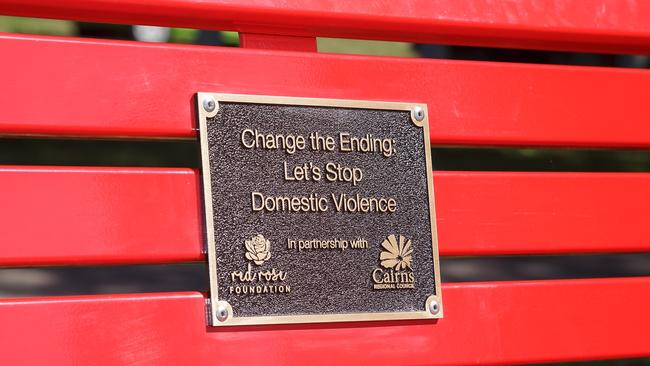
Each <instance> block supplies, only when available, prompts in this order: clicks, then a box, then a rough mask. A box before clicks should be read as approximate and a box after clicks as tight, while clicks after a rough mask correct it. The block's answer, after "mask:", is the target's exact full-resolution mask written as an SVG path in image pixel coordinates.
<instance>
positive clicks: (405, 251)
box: [379, 234, 413, 271]
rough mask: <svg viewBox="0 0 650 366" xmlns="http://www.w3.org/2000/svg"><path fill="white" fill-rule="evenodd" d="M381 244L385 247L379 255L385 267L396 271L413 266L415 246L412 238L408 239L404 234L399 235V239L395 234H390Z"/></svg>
mask: <svg viewBox="0 0 650 366" xmlns="http://www.w3.org/2000/svg"><path fill="white" fill-rule="evenodd" d="M381 246H382V247H383V248H384V249H385V250H384V251H382V252H381V254H380V255H379V260H381V265H382V266H383V267H384V268H393V269H394V270H396V271H399V270H400V269H406V268H407V267H408V268H409V269H412V268H411V261H412V260H413V258H412V253H413V247H412V246H411V240H407V239H406V238H405V237H404V236H402V235H400V236H399V243H398V239H397V238H396V237H395V235H392V234H391V235H389V236H388V238H386V239H385V240H384V241H383V242H382V243H381Z"/></svg>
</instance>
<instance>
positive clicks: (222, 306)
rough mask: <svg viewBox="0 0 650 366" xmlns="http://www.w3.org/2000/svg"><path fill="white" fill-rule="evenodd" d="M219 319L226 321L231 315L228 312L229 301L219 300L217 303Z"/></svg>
mask: <svg viewBox="0 0 650 366" xmlns="http://www.w3.org/2000/svg"><path fill="white" fill-rule="evenodd" d="M216 312H217V320H219V321H220V322H225V321H226V320H227V319H228V316H229V315H230V314H229V312H228V303H227V302H225V301H219V302H218V303H217V310H216Z"/></svg>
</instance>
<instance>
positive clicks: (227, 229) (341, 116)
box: [197, 93, 442, 326]
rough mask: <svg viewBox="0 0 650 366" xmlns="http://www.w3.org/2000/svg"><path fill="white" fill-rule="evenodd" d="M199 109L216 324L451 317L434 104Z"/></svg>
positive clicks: (285, 103)
mask: <svg viewBox="0 0 650 366" xmlns="http://www.w3.org/2000/svg"><path fill="white" fill-rule="evenodd" d="M197 104H198V117H199V127H200V140H201V156H202V176H203V193H204V211H205V216H204V217H205V228H206V243H207V253H208V258H209V260H208V261H209V271H210V292H211V293H210V304H209V312H210V321H211V324H212V325H214V326H229V325H249V324H281V323H311V322H338V321H362V320H395V319H435V318H440V317H442V301H441V300H442V298H441V294H440V274H439V266H438V249H437V240H436V222H435V211H434V201H433V182H432V176H431V170H432V169H431V157H430V147H429V128H428V120H427V108H426V105H422V104H416V103H392V102H371V101H356V100H336V99H311V98H290V97H273V96H258V95H232V94H214V93H198V95H197Z"/></svg>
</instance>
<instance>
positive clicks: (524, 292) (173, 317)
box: [0, 277, 650, 365]
mask: <svg viewBox="0 0 650 366" xmlns="http://www.w3.org/2000/svg"><path fill="white" fill-rule="evenodd" d="M649 294H650V278H647V277H645V278H626V279H597V280H558V281H540V282H532V281H531V282H501V283H498V282H497V283H465V284H447V285H444V286H443V296H444V306H445V317H444V318H443V319H441V320H439V321H438V322H437V323H434V322H427V321H425V322H418V321H414V322H401V323H400V322H392V323H390V322H376V323H348V324H338V325H337V324H334V325H331V324H330V325H317V324H310V325H295V326H264V327H263V326H258V327H252V328H246V329H243V328H238V329H237V328H231V329H224V328H220V329H215V330H212V329H208V328H206V319H205V307H204V298H203V296H202V295H201V294H199V293H170V294H146V295H113V296H85V297H59V298H38V299H15V300H7V299H5V300H0V324H2V327H0V339H2V340H3V341H2V342H0V351H1V354H2V359H3V362H4V363H6V364H10V365H23V364H24V365H37V364H75V365H83V364H92V365H104V364H106V365H122V364H129V365H131V364H152V365H179V364H184V365H186V364H187V365H213V364H215V362H216V363H219V364H226V365H255V364H264V365H275V364H277V365H287V364H292V365H300V364H309V365H370V364H385V363H390V364H391V365H424V364H427V365H450V364H469V363H482V364H505V363H522V362H549V361H570V360H583V359H602V358H615V357H620V358H622V357H642V356H650V348H649V347H648V345H649V344H648V337H647V329H648V328H649V327H650V317H649V316H647V302H648V295H649ZM235 311H236V310H235ZM34 350H38V351H37V352H35V351H34Z"/></svg>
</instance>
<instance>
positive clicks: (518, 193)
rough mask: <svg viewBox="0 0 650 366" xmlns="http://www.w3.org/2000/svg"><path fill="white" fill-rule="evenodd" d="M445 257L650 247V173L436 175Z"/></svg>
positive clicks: (438, 208)
mask: <svg viewBox="0 0 650 366" xmlns="http://www.w3.org/2000/svg"><path fill="white" fill-rule="evenodd" d="M434 188H435V191H436V192H435V196H436V210H437V212H438V239H439V241H440V247H441V251H442V253H444V254H445V255H473V254H533V253H535V254H555V253H573V252H580V253H589V252H594V253H596V252H600V253H607V252H635V251H636V252H639V251H648V250H649V249H650V232H648V230H646V229H645V227H646V226H647V217H648V215H647V213H646V211H647V208H648V207H649V206H650V174H646V173H511V172H505V173H499V172H489V173H488V172H434Z"/></svg>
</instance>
